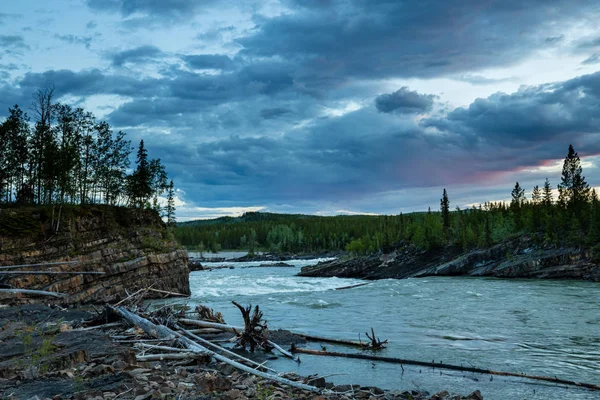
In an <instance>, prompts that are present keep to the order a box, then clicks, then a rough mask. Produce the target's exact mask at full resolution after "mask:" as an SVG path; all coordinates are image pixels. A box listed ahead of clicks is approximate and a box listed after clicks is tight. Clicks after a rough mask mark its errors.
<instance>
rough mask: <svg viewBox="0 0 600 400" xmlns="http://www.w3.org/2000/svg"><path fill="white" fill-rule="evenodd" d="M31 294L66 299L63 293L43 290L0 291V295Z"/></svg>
mask: <svg viewBox="0 0 600 400" xmlns="http://www.w3.org/2000/svg"><path fill="white" fill-rule="evenodd" d="M2 293H9V294H21V293H22V294H32V295H37V296H51V297H66V296H67V295H66V294H64V293H57V292H47V291H45V290H32V289H0V294H2Z"/></svg>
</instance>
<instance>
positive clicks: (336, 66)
mask: <svg viewBox="0 0 600 400" xmlns="http://www.w3.org/2000/svg"><path fill="white" fill-rule="evenodd" d="M287 4H288V5H290V7H292V8H293V10H294V12H291V13H284V14H281V15H277V16H274V17H272V18H266V17H261V18H257V20H256V22H257V29H256V30H255V31H251V33H250V34H248V35H247V36H246V37H242V38H239V39H238V42H239V43H240V44H242V45H243V46H244V49H243V50H242V53H241V54H246V55H251V56H267V57H272V56H277V57H282V58H285V59H288V60H294V61H295V62H297V63H298V65H299V66H300V67H301V68H302V72H303V75H304V76H303V81H304V82H306V83H307V84H309V85H310V84H311V83H312V82H313V79H318V80H319V82H320V83H325V84H328V85H330V86H336V85H339V84H340V81H342V82H343V80H344V79H348V78H350V77H355V78H357V77H358V78H386V77H433V76H440V75H448V74H458V73H463V72H468V71H473V70H479V69H482V68H486V67H499V66H505V65H510V64H512V63H515V62H517V61H519V60H521V59H523V58H525V57H526V56H528V55H530V54H531V52H532V51H533V50H534V49H537V48H538V47H539V46H540V45H542V44H543V43H544V42H545V40H546V38H548V37H553V36H558V34H560V33H561V32H562V29H563V28H564V26H565V25H566V24H569V23H570V22H571V21H572V20H573V19H575V18H578V17H582V18H587V19H593V18H595V16H597V15H598V7H597V2H595V1H592V0H589V1H588V0H584V1H580V2H578V6H577V7H573V4H572V2H571V1H570V0H552V1H547V0H536V1H531V2H527V3H526V4H525V3H522V2H500V1H485V2H482V1H479V0H469V1H461V2H442V1H433V0H430V1H419V2H416V1H375V2H363V1H358V0H354V1H353V0H350V1H342V0H340V1H335V0H332V1H328V2H288V3H287ZM554 33H556V35H553V34H554ZM324 78H329V79H328V80H324ZM334 78H337V79H334Z"/></svg>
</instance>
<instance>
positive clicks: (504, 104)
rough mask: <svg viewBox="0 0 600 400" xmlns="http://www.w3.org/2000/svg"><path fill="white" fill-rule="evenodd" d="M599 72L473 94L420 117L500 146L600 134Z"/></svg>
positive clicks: (445, 129)
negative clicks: (463, 102) (443, 111)
mask: <svg viewBox="0 0 600 400" xmlns="http://www.w3.org/2000/svg"><path fill="white" fill-rule="evenodd" d="M599 102H600V72H597V73H594V74H591V75H584V76H581V77H579V78H575V79H571V80H568V81H565V82H560V83H555V84H545V85H539V86H531V87H523V88H521V89H520V90H519V91H518V92H516V93H512V94H505V93H496V94H494V95H492V96H489V97H488V98H485V99H482V98H479V99H477V100H475V101H474V102H473V103H472V104H470V105H469V107H467V108H464V107H461V108H457V109H456V110H454V111H452V112H450V113H449V114H448V115H447V116H446V117H442V118H432V119H428V120H426V121H424V124H425V125H426V126H429V127H435V128H437V129H439V130H441V131H443V132H458V133H461V134H462V135H464V136H465V137H468V138H470V140H473V141H486V142H490V143H499V144H503V145H506V146H509V145H510V144H511V143H512V144H518V145H521V144H523V143H528V142H529V143H536V142H544V141H548V140H556V139H558V138H562V139H563V140H564V141H568V140H569V137H571V136H572V135H576V134H591V133H599V132H600V118H598V111H597V104H598V103H599Z"/></svg>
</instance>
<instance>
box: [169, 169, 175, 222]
mask: <svg viewBox="0 0 600 400" xmlns="http://www.w3.org/2000/svg"><path fill="white" fill-rule="evenodd" d="M175 221H176V218H175V189H174V186H173V181H172V180H171V182H169V189H168V192H167V225H168V226H174V225H175Z"/></svg>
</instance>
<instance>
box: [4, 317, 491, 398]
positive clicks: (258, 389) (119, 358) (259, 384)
mask: <svg viewBox="0 0 600 400" xmlns="http://www.w3.org/2000/svg"><path fill="white" fill-rule="evenodd" d="M95 316H97V314H96V313H95V312H94V311H92V310H88V309H83V308H80V309H77V308H74V309H61V308H50V307H48V306H44V305H25V306H22V307H18V308H17V307H11V308H2V309H0V344H1V345H2V348H3V352H2V354H1V355H0V395H2V398H6V399H30V398H34V396H37V398H38V399H50V398H51V399H88V398H94V399H107V400H108V399H115V398H117V397H118V398H119V399H136V400H142V399H150V398H160V399H166V398H178V399H288V398H294V399H313V398H320V399H371V398H381V397H382V396H385V398H386V399H397V400H407V399H414V400H425V399H430V400H433V399H446V400H480V399H482V398H483V397H482V396H481V394H480V393H479V392H474V393H472V394H470V395H469V396H466V397H462V396H459V395H450V394H448V392H441V393H437V394H434V395H431V394H428V393H426V392H419V391H403V392H401V391H383V390H381V389H378V388H376V387H371V386H360V385H337V386H334V385H333V384H331V383H327V382H326V381H325V379H324V377H318V376H313V377H308V378H303V377H300V376H298V375H295V374H293V373H292V374H284V375H283V376H284V377H286V378H287V379H290V380H292V381H298V382H305V383H309V384H311V385H314V386H317V387H319V388H322V389H323V393H322V394H321V395H316V394H315V393H313V392H309V391H305V390H301V389H296V388H291V387H289V386H287V385H282V384H279V383H274V382H271V381H267V380H264V379H262V378H259V377H256V376H253V375H249V374H247V373H241V372H239V371H237V370H235V369H234V368H232V367H231V366H229V365H226V364H224V363H220V362H216V361H213V360H211V359H210V358H209V357H206V356H201V357H199V358H193V359H184V360H179V361H168V360H160V361H142V360H141V359H142V358H143V357H140V354H141V352H140V351H139V348H134V347H133V346H134V345H133V342H138V343H139V342H140V341H147V343H154V342H151V340H150V339H149V338H147V337H145V336H144V335H143V332H142V331H141V330H140V329H139V328H136V327H131V328H130V327H129V326H127V325H125V324H122V325H120V324H119V321H114V322H111V323H110V325H108V326H105V327H104V328H102V327H98V326H95V327H94V326H87V325H90V324H91V322H89V323H85V322H82V321H91V320H93V319H94V317H95ZM97 323H98V322H97V321H96V324H97ZM274 333H277V332H274ZM229 336H231V335H229ZM274 336H276V335H274ZM284 336H285V335H280V336H279V337H284ZM281 343H282V344H283V342H281ZM285 344H289V343H285ZM149 353H150V352H148V354H149ZM245 355H246V356H248V355H250V353H247V354H245ZM256 355H257V356H258V357H260V358H262V359H263V360H261V362H262V361H264V358H265V355H262V354H258V353H257V354H256ZM268 357H272V355H270V356H268Z"/></svg>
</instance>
